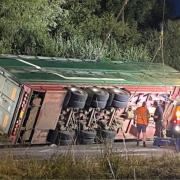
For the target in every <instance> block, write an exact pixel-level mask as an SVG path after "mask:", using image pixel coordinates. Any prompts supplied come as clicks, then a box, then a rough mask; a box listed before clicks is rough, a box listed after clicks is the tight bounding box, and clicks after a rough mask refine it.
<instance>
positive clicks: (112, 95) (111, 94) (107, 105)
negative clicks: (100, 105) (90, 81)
mask: <svg viewBox="0 0 180 180" xmlns="http://www.w3.org/2000/svg"><path fill="white" fill-rule="evenodd" d="M113 99H114V93H112V92H111V93H109V98H108V100H107V104H106V107H111V105H112V102H113Z"/></svg>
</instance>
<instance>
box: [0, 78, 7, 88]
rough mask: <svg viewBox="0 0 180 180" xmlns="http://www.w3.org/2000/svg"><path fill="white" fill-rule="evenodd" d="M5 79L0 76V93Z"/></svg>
mask: <svg viewBox="0 0 180 180" xmlns="http://www.w3.org/2000/svg"><path fill="white" fill-rule="evenodd" d="M5 80H6V78H5V77H4V76H2V75H0V91H2V89H3V86H4V82H5Z"/></svg>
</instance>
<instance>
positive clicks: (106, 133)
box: [101, 130, 116, 140]
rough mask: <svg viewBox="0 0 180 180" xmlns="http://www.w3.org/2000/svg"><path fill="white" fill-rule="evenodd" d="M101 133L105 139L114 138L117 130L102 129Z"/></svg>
mask: <svg viewBox="0 0 180 180" xmlns="http://www.w3.org/2000/svg"><path fill="white" fill-rule="evenodd" d="M101 135H102V138H103V139H112V140H114V138H115V136H116V131H111V130H101Z"/></svg>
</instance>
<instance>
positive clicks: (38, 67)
mask: <svg viewBox="0 0 180 180" xmlns="http://www.w3.org/2000/svg"><path fill="white" fill-rule="evenodd" d="M16 60H17V61H20V62H22V63H24V64H28V65H30V66H33V67H35V68H36V69H39V70H40V69H41V67H40V66H37V65H35V64H32V63H29V62H26V61H24V60H22V59H16Z"/></svg>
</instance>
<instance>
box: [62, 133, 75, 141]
mask: <svg viewBox="0 0 180 180" xmlns="http://www.w3.org/2000/svg"><path fill="white" fill-rule="evenodd" d="M74 135H75V132H74V131H61V132H59V139H60V140H72V139H73V138H74Z"/></svg>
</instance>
